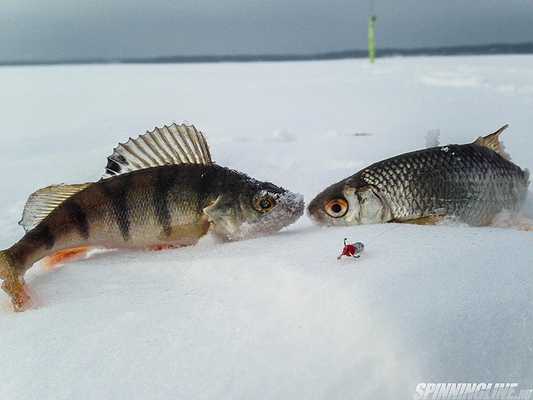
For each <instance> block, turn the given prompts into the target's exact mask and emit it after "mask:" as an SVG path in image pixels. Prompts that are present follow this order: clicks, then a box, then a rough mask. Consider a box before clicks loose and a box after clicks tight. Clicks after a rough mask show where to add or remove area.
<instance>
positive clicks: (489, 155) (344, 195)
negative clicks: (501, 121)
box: [308, 126, 529, 225]
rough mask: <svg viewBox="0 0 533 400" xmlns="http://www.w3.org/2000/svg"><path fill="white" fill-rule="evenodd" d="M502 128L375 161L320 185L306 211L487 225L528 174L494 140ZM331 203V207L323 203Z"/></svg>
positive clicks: (329, 217)
mask: <svg viewBox="0 0 533 400" xmlns="http://www.w3.org/2000/svg"><path fill="white" fill-rule="evenodd" d="M505 128H506V126H505V127H503V128H501V129H500V130H498V131H496V132H494V133H493V134H491V135H488V136H486V137H481V138H479V139H477V140H476V141H475V142H474V143H470V144H464V145H448V146H438V147H432V148H428V149H423V150H418V151H414V152H410V153H405V154H401V155H398V156H395V157H392V158H389V159H386V160H383V161H379V162H377V163H374V164H372V165H370V166H369V167H366V168H364V169H363V170H361V171H359V172H358V173H356V174H354V175H353V176H351V177H349V178H346V179H344V180H342V181H340V182H338V183H336V184H333V185H331V186H329V187H328V188H326V189H325V190H323V191H322V192H321V193H320V194H319V195H317V196H316V197H315V199H313V200H312V201H311V203H310V204H309V207H308V210H309V214H310V215H311V217H313V219H314V220H315V221H317V222H318V223H324V224H328V225H352V224H358V223H368V221H370V222H389V221H398V222H416V221H417V220H418V221H420V219H422V218H427V217H433V218H436V217H446V216H450V217H456V218H458V219H460V220H462V221H464V222H466V223H468V224H471V225H487V224H489V223H490V222H491V221H492V220H493V219H494V217H495V216H496V215H497V214H498V213H499V212H501V211H502V210H508V211H511V212H517V211H518V210H519V209H520V207H521V206H522V204H523V202H524V200H525V196H526V193H527V187H528V184H529V181H528V179H529V173H528V171H527V170H522V169H521V168H520V167H519V166H517V165H515V164H514V163H512V162H511V161H510V160H508V159H507V157H508V156H507V154H506V153H505V152H504V150H503V146H502V145H501V143H500V142H499V140H498V137H499V135H500V134H501V132H502V131H503V130H504V129H505ZM363 197H364V199H363ZM365 201H366V202H367V203H365ZM368 202H370V204H371V206H369V205H368V204H369V203H368ZM332 204H333V205H334V206H335V207H336V208H335V209H329V208H328V207H332ZM362 221H363V222H362Z"/></svg>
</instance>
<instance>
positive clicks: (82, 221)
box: [65, 200, 89, 239]
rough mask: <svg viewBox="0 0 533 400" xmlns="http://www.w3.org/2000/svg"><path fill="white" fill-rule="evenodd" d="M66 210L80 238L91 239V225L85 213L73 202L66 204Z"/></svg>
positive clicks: (68, 201) (69, 201)
mask: <svg viewBox="0 0 533 400" xmlns="http://www.w3.org/2000/svg"><path fill="white" fill-rule="evenodd" d="M65 209H66V211H67V213H68V215H69V217H70V220H71V221H72V222H73V223H74V225H75V227H76V230H77V231H78V233H79V234H80V236H81V237H82V238H84V239H89V223H88V222H87V215H86V214H85V211H83V209H82V208H81V206H80V205H79V204H78V203H76V202H75V201H73V200H67V201H66V202H65Z"/></svg>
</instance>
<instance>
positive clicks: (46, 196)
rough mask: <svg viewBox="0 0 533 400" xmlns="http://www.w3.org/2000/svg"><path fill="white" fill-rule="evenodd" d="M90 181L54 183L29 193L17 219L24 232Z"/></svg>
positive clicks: (88, 184)
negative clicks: (75, 183)
mask: <svg viewBox="0 0 533 400" xmlns="http://www.w3.org/2000/svg"><path fill="white" fill-rule="evenodd" d="M90 185H91V184H90V183H83V184H79V185H63V184H61V185H55V186H48V187H45V188H43V189H39V190H37V191H36V192H35V193H33V194H32V195H30V197H29V198H28V201H27V202H26V205H25V206H24V211H23V213H22V219H21V220H20V221H19V225H21V226H22V227H23V228H24V230H25V231H26V232H28V231H29V230H31V229H33V228H35V227H36V226H37V225H38V224H39V222H41V221H42V220H43V219H45V218H46V217H47V216H48V215H49V214H50V213H51V212H52V211H54V210H55V209H56V208H57V207H59V206H60V205H61V204H63V202H64V201H65V200H67V199H68V198H70V197H72V196H73V195H75V194H76V193H78V192H81V191H82V190H83V189H85V188H87V187H88V186H90Z"/></svg>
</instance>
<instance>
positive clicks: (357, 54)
mask: <svg viewBox="0 0 533 400" xmlns="http://www.w3.org/2000/svg"><path fill="white" fill-rule="evenodd" d="M498 54H500V55H502V54H509V55H511V54H533V42H519V43H492V44H482V45H455V46H426V47H413V48H403V47H388V48H381V49H379V48H378V49H377V55H376V57H377V58H386V57H394V56H453V55H498ZM367 57H368V50H366V49H364V50H363V49H347V50H338V51H324V52H314V53H302V54H298V53H279V54H275V53H272V54H269V53H266V54H247V53H242V54H204V55H173V56H147V57H118V58H117V57H87V58H70V59H68V58H67V59H35V60H6V61H0V66H38V65H79V64H171V63H175V64H191V63H224V62H282V61H313V60H341V59H351V58H354V59H359V58H367Z"/></svg>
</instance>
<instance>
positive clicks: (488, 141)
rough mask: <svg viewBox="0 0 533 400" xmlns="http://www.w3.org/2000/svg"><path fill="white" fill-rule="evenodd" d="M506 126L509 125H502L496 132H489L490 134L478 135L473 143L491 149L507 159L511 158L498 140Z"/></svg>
mask: <svg viewBox="0 0 533 400" xmlns="http://www.w3.org/2000/svg"><path fill="white" fill-rule="evenodd" d="M508 126H509V125H504V126H502V127H501V128H500V129H498V130H497V131H496V132H494V133H491V134H490V135H487V136H480V137H478V138H477V139H476V140H475V142H474V144H477V145H480V146H483V147H486V148H488V149H491V150H492V151H495V152H496V153H498V154H499V155H500V156H502V157H503V158H505V159H507V160H511V156H510V155H509V154H507V152H506V151H505V146H504V145H503V143H502V142H500V135H501V133H502V132H503V131H504V130H505V129H507V127H508Z"/></svg>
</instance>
